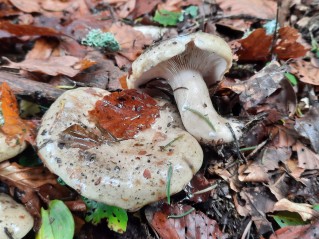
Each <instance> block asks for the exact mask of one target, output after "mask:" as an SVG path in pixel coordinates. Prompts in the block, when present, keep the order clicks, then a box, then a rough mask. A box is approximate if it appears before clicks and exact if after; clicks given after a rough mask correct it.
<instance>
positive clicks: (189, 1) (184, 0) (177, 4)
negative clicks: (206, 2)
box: [157, 0, 202, 12]
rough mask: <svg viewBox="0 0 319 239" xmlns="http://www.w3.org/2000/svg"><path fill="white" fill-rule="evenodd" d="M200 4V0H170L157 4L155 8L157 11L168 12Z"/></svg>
mask: <svg viewBox="0 0 319 239" xmlns="http://www.w3.org/2000/svg"><path fill="white" fill-rule="evenodd" d="M200 4H202V1H201V0H170V1H165V2H162V3H159V4H158V6H157V9H158V10H162V9H165V10H168V11H172V12H174V11H181V10H182V7H184V6H189V5H200Z"/></svg>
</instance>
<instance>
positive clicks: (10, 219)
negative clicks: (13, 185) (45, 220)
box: [0, 193, 34, 239]
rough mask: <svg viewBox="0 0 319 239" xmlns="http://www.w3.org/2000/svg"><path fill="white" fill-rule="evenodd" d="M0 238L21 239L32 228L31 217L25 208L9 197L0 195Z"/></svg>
mask: <svg viewBox="0 0 319 239" xmlns="http://www.w3.org/2000/svg"><path fill="white" fill-rule="evenodd" d="M0 212H1V213H0V238H1V239H10V237H9V236H7V233H6V231H7V232H8V233H10V235H11V236H12V238H14V239H20V238H23V237H24V236H25V235H26V234H27V233H28V232H29V231H30V230H31V229H32V227H33V223H34V220H33V217H32V216H31V215H30V214H29V213H28V212H27V210H26V209H25V207H24V206H23V205H21V204H19V203H17V202H16V201H14V200H13V199H12V198H11V197H10V196H9V195H7V194H4V193H0Z"/></svg>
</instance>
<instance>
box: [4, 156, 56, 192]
mask: <svg viewBox="0 0 319 239" xmlns="http://www.w3.org/2000/svg"><path fill="white" fill-rule="evenodd" d="M0 179H1V180H2V181H4V182H6V183H8V184H9V185H10V186H16V187H18V188H20V189H25V188H29V189H36V188H39V187H41V186H43V185H45V184H56V183H57V182H56V176H55V175H54V174H52V173H51V172H50V171H49V170H48V169H47V168H45V167H44V166H38V167H24V166H21V165H19V164H17V163H9V162H8V161H5V162H2V163H0Z"/></svg>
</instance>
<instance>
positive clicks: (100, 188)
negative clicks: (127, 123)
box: [37, 88, 203, 210]
mask: <svg viewBox="0 0 319 239" xmlns="http://www.w3.org/2000/svg"><path fill="white" fill-rule="evenodd" d="M107 94H109V92H107V91H105V90H101V89H97V88H79V89H75V90H70V91H67V92H65V93H64V94H63V95H61V96H60V97H59V98H58V99H57V100H56V101H55V102H54V103H53V104H52V106H51V107H50V109H49V110H48V111H47V112H46V114H45V115H44V117H43V119H42V124H41V127H40V129H39V133H38V136H37V146H38V148H39V151H38V152H39V155H40V157H41V158H42V160H43V161H44V163H45V165H46V166H47V167H48V168H49V169H50V170H51V171H52V172H54V173H55V174H57V175H58V176H60V177H61V178H62V179H63V181H64V182H65V183H66V184H68V185H69V186H71V187H72V188H74V189H75V190H77V191H78V192H79V193H80V194H81V195H83V196H85V197H87V198H90V199H93V200H96V201H99V202H103V203H105V204H108V205H114V206H118V207H121V208H124V209H129V210H137V209H138V208H140V207H142V206H144V205H146V204H148V203H150V202H154V201H157V200H159V199H162V198H165V197H166V183H167V174H168V170H169V168H170V165H171V166H172V169H173V175H172V178H171V191H170V192H171V194H174V193H177V192H179V191H181V190H182V189H183V187H184V186H185V185H186V184H187V183H188V182H189V181H190V180H191V178H192V177H193V175H194V174H195V173H196V172H197V171H198V170H199V168H200V167H201V165H202V160H203V152H202V149H201V147H200V145H199V144H198V142H197V141H196V139H195V138H193V137H192V136H191V135H190V134H189V133H187V132H186V131H185V130H184V129H183V127H182V123H181V121H180V117H179V115H178V112H177V109H176V108H175V107H173V106H172V105H171V104H170V103H168V102H167V101H163V100H160V101H158V105H159V106H160V116H159V118H157V119H156V122H155V123H154V124H153V125H152V126H151V128H149V129H146V130H144V131H142V132H139V133H138V134H137V135H136V136H135V137H134V138H133V139H129V140H123V141H119V142H104V143H102V144H101V145H98V146H95V147H92V148H89V149H80V148H75V147H69V148H67V147H65V146H62V145H61V144H59V141H60V135H61V133H62V132H63V131H64V130H65V129H67V128H68V127H69V126H71V125H74V124H78V125H81V126H82V127H84V128H86V129H88V130H90V131H92V132H93V131H95V132H96V131H97V128H96V125H95V123H93V122H91V121H90V120H89V116H88V111H90V110H92V109H93V108H94V106H95V103H96V101H97V100H100V99H102V98H103V96H104V95H107ZM174 140H175V141H174ZM173 141H174V142H173ZM170 142H172V144H171V145H170V146H169V147H167V149H165V150H162V147H163V146H165V145H167V144H169V143H170Z"/></svg>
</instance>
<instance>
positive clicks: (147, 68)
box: [127, 32, 233, 89]
mask: <svg viewBox="0 0 319 239" xmlns="http://www.w3.org/2000/svg"><path fill="white" fill-rule="evenodd" d="M189 43H194V45H195V47H196V48H197V49H198V50H199V51H200V52H201V53H203V54H204V55H199V58H197V59H189V61H193V62H194V64H196V65H198V66H199V67H201V68H202V69H201V70H202V71H203V77H204V79H205V82H206V84H207V85H208V86H210V85H212V84H214V83H215V82H216V81H219V80H221V77H222V76H223V75H224V74H225V72H227V71H228V70H229V69H230V67H231V65H232V59H233V56H232V52H231V49H230V47H229V46H228V44H227V43H226V42H225V41H224V40H223V39H222V38H220V37H219V36H216V35H212V34H208V33H204V32H196V33H192V34H188V35H181V36H177V37H174V38H171V39H168V40H165V41H163V42H160V43H157V44H155V45H153V46H151V47H149V48H148V49H147V50H146V51H145V52H143V54H142V55H141V56H140V57H138V58H137V59H136V60H135V61H134V62H133V63H132V74H131V75H130V76H129V78H128V79H127V86H128V88H129V89H134V88H138V87H139V86H141V85H143V84H145V83H147V82H148V81H149V80H151V79H154V78H158V77H164V75H163V69H161V68H160V67H158V66H159V65H160V64H161V63H163V62H166V61H168V60H170V59H172V58H173V57H175V56H178V55H181V54H182V53H184V52H185V51H186V50H187V48H188V45H187V44H189ZM206 57H207V58H206ZM195 61H198V62H195ZM181 63H182V62H181ZM217 64H218V65H219V66H218V68H217V69H215V68H214V67H215V65H217ZM196 65H194V66H196ZM182 67H183V66H181V67H180V69H182ZM177 70H179V69H177ZM204 71H205V72H204Z"/></svg>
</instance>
